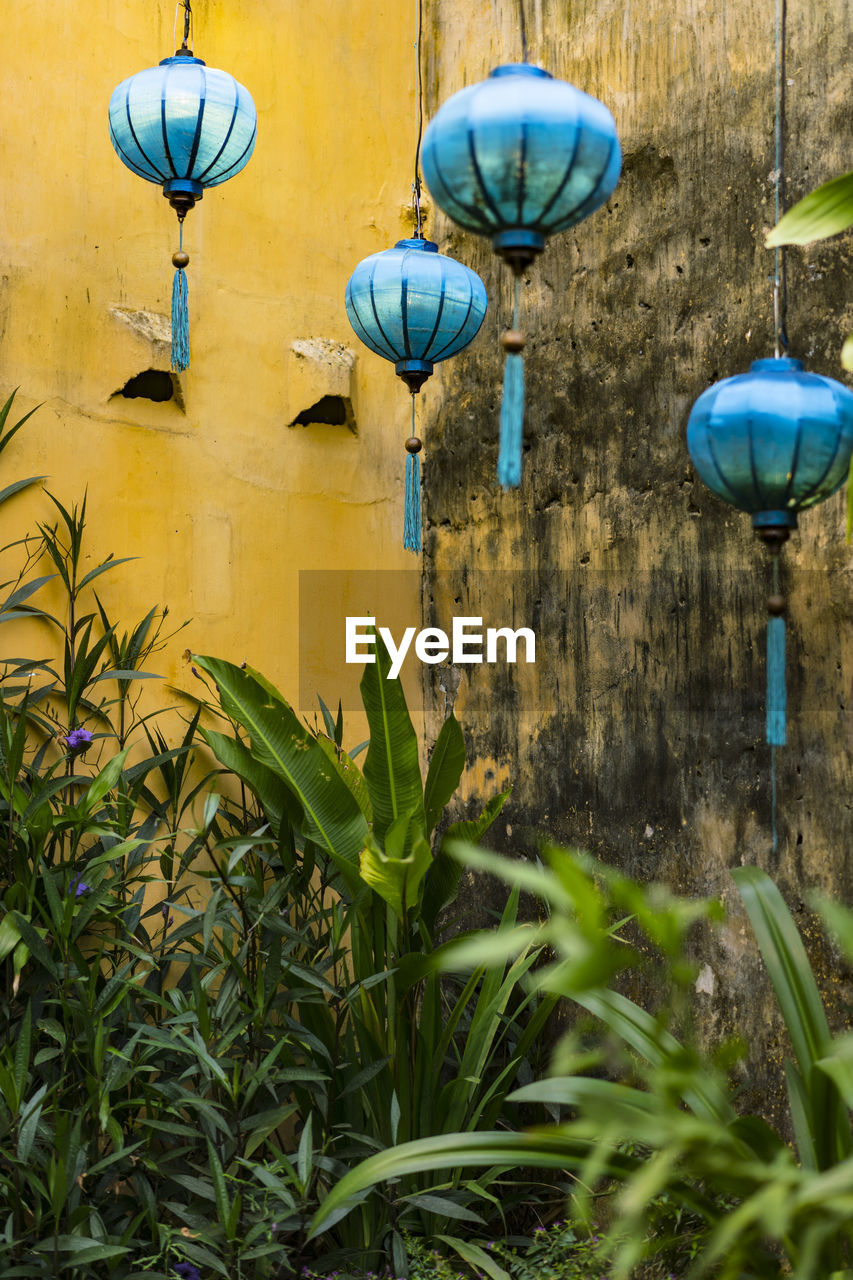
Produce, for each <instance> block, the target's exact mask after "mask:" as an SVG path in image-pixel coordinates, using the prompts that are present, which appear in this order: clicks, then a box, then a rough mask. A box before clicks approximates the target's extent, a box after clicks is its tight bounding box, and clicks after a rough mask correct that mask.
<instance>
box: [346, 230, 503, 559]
mask: <svg viewBox="0 0 853 1280" xmlns="http://www.w3.org/2000/svg"><path fill="white" fill-rule="evenodd" d="M345 302H346V309H347V316H348V317H349V321H350V324H351V325H352V327H353V329H354V330H355V332H356V335H357V336H358V337H359V338H360V339H361V341H362V342H363V343H364V344H365V346H367V347H369V348H370V350H371V351H375V352H376V354H377V355H379V356H382V357H383V358H384V359H385V360H390V361H391V362H392V363H393V365H394V371H395V372H396V373H397V375H398V376H399V377H400V378H402V379H403V381H404V382H405V383H406V386H407V387H408V388H409V391H410V393H411V396H412V434H411V436H410V437H409V439H408V440H407V441H406V451H407V453H408V457H407V460H406V502H405V516H404V522H403V546H404V547H405V548H406V549H407V550H409V551H420V548H421V513H420V459H419V457H418V454H419V453H420V451H421V449H422V448H423V445H422V442H421V441H420V440H419V439H418V437H417V436H416V435H415V429H414V422H415V395H416V394H417V393H418V392H419V391H420V389H421V387H422V386H423V384H424V383H425V382H426V380H427V378H428V377H429V376H430V374H431V373H432V371H433V369H434V367H435V365H436V364H438V362H439V361H440V360H447V359H449V357H450V356H455V355H456V354H457V353H458V352H460V351H462V350H463V348H464V347H467V346H468V343H469V342H471V341H472V339H473V338H474V337H476V335H477V332H478V331H479V328H480V325H481V324H482V323H483V317H484V316H485V314H486V306H487V298H486V290H485V287H484V285H483V282H482V280H481V279H480V277H479V276H478V275H477V274H476V272H474V271H471V270H470V268H468V267H465V266H463V265H462V263H461V262H456V261H454V259H453V258H446V257H445V256H444V255H443V254H441V253H439V252H438V245H436V244H433V242H432V241H431V240H424V239H423V238H421V237H420V236H416V237H413V238H411V239H408V240H398V241H397V243H396V244H395V246H394V248H393V249H386V250H384V252H382V253H373V254H371V255H370V257H369V258H365V259H364V260H363V261H362V262H360V263H359V264H358V266H357V267H356V269H355V271H354V272H353V273H352V275H351V276H350V279H349V281H348V282H347V287H346V295H345Z"/></svg>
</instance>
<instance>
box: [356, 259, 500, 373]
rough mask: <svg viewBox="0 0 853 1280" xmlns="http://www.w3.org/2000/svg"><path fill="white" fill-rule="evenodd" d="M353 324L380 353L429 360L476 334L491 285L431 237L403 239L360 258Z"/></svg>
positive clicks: (444, 355)
mask: <svg viewBox="0 0 853 1280" xmlns="http://www.w3.org/2000/svg"><path fill="white" fill-rule="evenodd" d="M345 302H346V310H347V315H348V316H349V321H350V324H351V325H352V327H353V329H354V330H355V332H356V334H357V335H358V337H359V338H360V339H361V341H362V342H363V343H364V344H365V346H367V347H369V348H370V350H371V351H375V352H376V354H377V355H380V356H383V357H384V358H385V359H386V360H392V361H394V362H395V363H399V362H401V361H406V360H418V361H424V362H426V364H428V365H429V366H430V369H429V370H428V371H431V366H432V364H436V363H438V361H439V360H446V359H447V358H448V357H449V356H453V355H456V353H457V352H459V351H461V350H462V348H463V347H467V345H468V343H469V342H470V341H471V340H472V338H474V337H475V336H476V334H477V331H478V330H479V328H480V325H481V324H482V323H483V317H484V315H485V314H486V305H487V299H486V289H485V286H484V284H483V282H482V280H481V279H480V277H479V276H478V275H477V274H476V272H474V271H471V270H470V268H468V267H466V266H463V265H462V263H461V262H456V261H455V260H454V259H453V258H445V257H444V256H443V254H440V253H439V252H438V247H437V246H436V245H435V244H433V243H432V241H430V240H419V239H412V240H400V241H398V242H397V244H396V245H395V246H394V248H393V249H386V250H385V251H384V252H382V253H374V254H371V256H370V257H369V258H365V259H364V260H363V261H362V262H360V263H359V264H358V266H357V267H356V269H355V271H354V272H353V273H352V276H351V277H350V279H349V281H348V283H347V287H346V294H345Z"/></svg>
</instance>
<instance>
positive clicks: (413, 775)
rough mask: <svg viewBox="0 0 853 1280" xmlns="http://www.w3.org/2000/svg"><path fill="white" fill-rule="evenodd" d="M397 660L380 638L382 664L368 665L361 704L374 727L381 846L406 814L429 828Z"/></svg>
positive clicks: (369, 765) (370, 783)
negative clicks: (394, 667)
mask: <svg viewBox="0 0 853 1280" xmlns="http://www.w3.org/2000/svg"><path fill="white" fill-rule="evenodd" d="M390 669H391V659H390V657H389V656H388V650H387V649H386V647H385V644H384V642H383V640H382V637H381V636H380V635H378V634H377V636H376V661H375V662H372V663H371V662H368V663H366V664H365V668H364V675H363V676H362V678H361V700H362V702H363V703H364V710H365V712H366V713H367V722H368V724H369V726H370V746H369V747H368V748H367V756H366V758H365V761H364V779H365V782H366V783H367V789H368V791H369V792H370V800H371V804H372V805H373V834H374V836H375V837H376V840H377V841H378V842H379V844H382V843H383V842H384V839H385V832H386V831H387V830H388V827H389V826H390V825H391V823H392V822H393V821H394V820H395V818H400V817H402V816H403V814H415V815H416V816H417V817H418V819H419V822H420V826H421V827H423V826H424V812H423V802H424V797H423V782H422V780H421V771H420V765H419V763H418V739H417V734H416V733H415V730H414V727H413V725H412V721H411V718H410V716H409V710H408V707H407V706H406V699H405V697H404V695H403V686H402V684H401V683H400V680H399V679H396V680H389V679H388V672H389V671H390Z"/></svg>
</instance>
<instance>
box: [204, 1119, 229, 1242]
mask: <svg viewBox="0 0 853 1280" xmlns="http://www.w3.org/2000/svg"><path fill="white" fill-rule="evenodd" d="M207 1163H208V1167H209V1169H210V1176H211V1178H212V1180H213V1191H214V1194H215V1196H216V1212H217V1216H218V1217H219V1223H220V1226H222V1227H225V1224H226V1223H227V1222H228V1218H229V1215H230V1212H231V1206H230V1205H229V1203H228V1192H227V1190H226V1187H225V1175H224V1173H223V1172H222V1165H221V1163H220V1160H219V1156H218V1155H217V1154H216V1148H215V1147H214V1145H213V1143H212V1142H211V1141H210V1138H208V1139H207Z"/></svg>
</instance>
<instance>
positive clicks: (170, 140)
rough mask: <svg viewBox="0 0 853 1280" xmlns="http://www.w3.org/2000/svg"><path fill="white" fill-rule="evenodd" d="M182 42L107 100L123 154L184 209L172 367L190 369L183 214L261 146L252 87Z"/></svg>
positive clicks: (179, 212)
mask: <svg viewBox="0 0 853 1280" xmlns="http://www.w3.org/2000/svg"><path fill="white" fill-rule="evenodd" d="M185 7H186V11H187V21H186V26H185V29H184V43H183V45H182V47H181V48H180V49H178V50H177V52H176V53H175V56H174V57H173V58H164V59H163V61H162V62H161V63H160V64H159V66H156V67H148V68H146V69H145V70H144V71H139V72H137V74H136V75H133V76H130V77H129V78H128V79H127V80H123V81H122V82H121V84H120V85H118V87H117V88H116V89H115V90H114V91H113V95H112V97H111V99H110V106H109V127H110V140H111V142H112V144H113V147H114V148H115V150H116V153H117V154H118V156H119V159H120V160H122V161H123V163H124V164H126V165H127V167H128V168H129V169H131V170H132V171H133V172H134V173H136V174H138V175H139V177H140V178H145V179H146V180H147V181H148V182H154V183H157V185H158V186H162V188H163V195H164V196H165V197H166V199H167V200H168V201H169V203H170V204H171V206H172V208H173V209H174V210H175V212H176V213H177V215H178V224H179V228H180V232H179V245H178V250H177V252H176V253H175V254H173V255H172V263H173V265H174V267H175V275H174V279H173V283H172V368H173V369H177V370H182V369H186V368H188V367H189V317H188V309H187V282H186V276H185V274H184V273H185V269H186V267H187V265H188V263H189V255H188V254H187V253H185V252H184V245H183V231H184V218H185V217H186V215H187V213H189V211H190V209H192V207H193V206H194V205H195V203H196V201H197V200H201V198H202V196H203V194H204V191H205V189H206V188H207V187H215V186H218V185H219V183H221V182H226V181H227V180H228V178H233V177H234V175H235V174H236V173H239V172H240V170H241V169H242V168H243V166H244V165H245V164H246V163H247V161H248V160H249V157H250V156H251V154H252V151H253V150H254V146H255V134H256V128H257V116H256V112H255V105H254V103H253V101H252V98H251V96H250V94H249V92H248V90H247V89H245V88H244V87H243V85H241V84H238V82H237V81H236V80H235V79H234V77H233V76H230V75H228V73H227V72H225V71H218V70H216V68H215V67H208V66H206V64H205V63H204V62H203V61H202V60H201V58H196V57H194V56H193V54H192V51H191V50H190V49H189V48H188V47H187V43H186V42H187V38H188V35H189V16H190V15H189V2H188V0H185Z"/></svg>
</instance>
